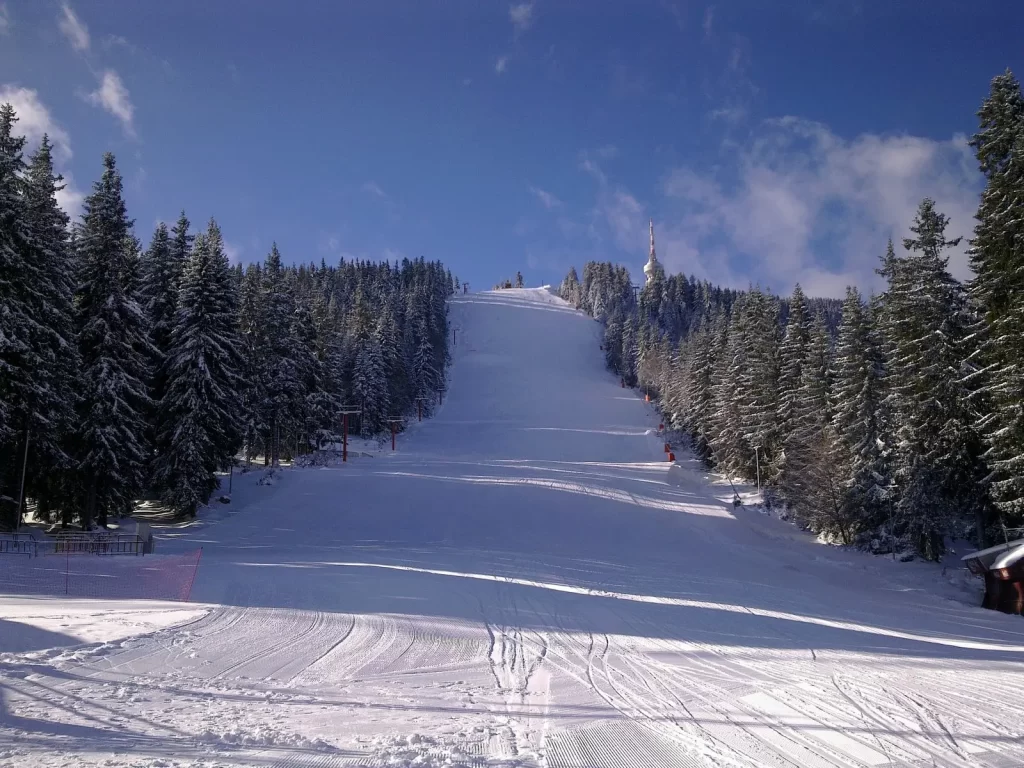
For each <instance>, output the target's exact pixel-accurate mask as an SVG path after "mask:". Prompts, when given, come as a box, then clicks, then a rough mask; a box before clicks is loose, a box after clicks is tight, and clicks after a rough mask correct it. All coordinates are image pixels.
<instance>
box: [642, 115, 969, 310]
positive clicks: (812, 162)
mask: <svg viewBox="0 0 1024 768" xmlns="http://www.w3.org/2000/svg"><path fill="white" fill-rule="evenodd" d="M737 157H738V165H739V167H738V172H739V175H738V181H737V182H735V183H726V182H724V181H723V180H722V179H721V178H720V177H718V176H717V175H715V174H706V173H700V172H697V171H694V170H692V169H689V168H677V169H675V170H674V171H672V172H671V173H670V174H669V175H668V176H667V178H666V181H665V184H664V192H665V193H666V195H667V196H668V198H669V199H670V201H672V202H673V207H674V209H675V211H674V213H673V214H672V215H671V216H669V217H668V218H669V225H668V227H667V231H666V232H665V233H664V234H663V235H662V237H661V241H662V243H663V245H662V254H663V257H664V259H665V261H666V266H667V267H668V268H669V269H670V270H674V271H685V272H688V273H689V272H693V273H696V274H698V275H699V276H704V277H708V278H709V279H713V280H716V281H721V282H725V283H728V284H732V285H734V286H735V287H743V286H745V285H746V284H747V282H748V281H751V280H755V281H757V280H760V281H761V282H762V284H769V281H770V287H772V288H773V289H775V290H780V291H785V290H788V288H789V287H790V286H792V284H793V283H795V282H797V281H800V283H801V284H802V285H803V286H804V288H805V289H806V290H807V291H808V292H810V293H814V294H818V295H831V296H840V295H842V292H843V290H844V288H845V286H846V285H850V284H854V285H859V286H860V287H861V288H863V289H866V290H867V289H871V288H874V287H878V285H879V282H878V277H877V276H876V275H875V274H874V269H875V267H876V266H877V264H878V257H879V255H880V254H881V253H882V251H883V250H884V248H885V242H886V240H887V239H888V238H890V237H891V238H893V240H895V241H896V242H899V241H900V238H902V237H903V236H904V235H905V234H906V233H907V231H908V228H909V226H910V224H911V223H912V221H913V217H914V213H915V210H916V208H917V206H918V204H919V203H920V201H921V199H922V198H924V197H925V196H930V197H933V198H934V199H935V200H936V203H937V206H938V208H939V209H940V210H941V211H942V212H943V213H945V214H946V215H948V216H949V217H950V219H951V225H950V229H951V233H950V234H951V235H969V234H970V231H971V227H972V223H973V221H972V217H973V213H974V210H975V207H976V206H977V195H978V192H979V190H980V177H979V174H978V173H977V171H976V170H975V168H974V165H973V163H972V161H971V156H970V151H969V148H968V147H967V144H966V139H965V137H963V136H955V137H953V138H951V139H949V140H946V141H935V140H932V139H927V138H921V137H915V136H879V135H874V134H865V135H862V136H859V137H857V138H855V139H853V140H845V139H843V138H842V137H840V136H837V135H836V134H834V133H833V132H832V131H831V130H830V129H829V128H828V127H827V126H824V125H822V124H820V123H815V122H810V121H806V120H801V119H798V118H793V117H787V118H783V119H779V120H772V121H768V122H766V123H765V124H763V125H762V126H761V128H760V129H759V131H758V132H757V134H756V135H755V137H754V138H753V139H751V140H750V141H749V142H748V143H746V144H745V145H742V146H741V147H740V148H739V151H738V154H737ZM950 267H951V270H952V271H953V273H954V274H956V275H957V276H958V277H961V278H965V277H967V276H968V275H969V271H968V268H967V259H966V256H965V254H964V251H963V248H961V250H960V251H959V252H957V253H956V254H954V256H953V258H952V259H951V263H950Z"/></svg>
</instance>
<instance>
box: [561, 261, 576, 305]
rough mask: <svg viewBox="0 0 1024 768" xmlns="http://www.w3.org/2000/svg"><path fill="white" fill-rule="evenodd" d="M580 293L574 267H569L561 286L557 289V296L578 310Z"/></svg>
mask: <svg viewBox="0 0 1024 768" xmlns="http://www.w3.org/2000/svg"><path fill="white" fill-rule="evenodd" d="M580 293H581V289H580V278H579V275H577V274H576V267H570V268H569V274H567V275H566V276H565V279H564V280H562V284H561V285H560V286H559V287H558V295H559V296H561V297H562V298H563V299H565V300H566V301H567V302H569V303H570V304H571V305H572V306H574V307H576V308H577V309H578V308H579V306H580Z"/></svg>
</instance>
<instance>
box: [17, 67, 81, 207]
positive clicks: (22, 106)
mask: <svg viewBox="0 0 1024 768" xmlns="http://www.w3.org/2000/svg"><path fill="white" fill-rule="evenodd" d="M0 104H10V105H11V106H12V107H14V111H15V113H16V114H17V116H18V124H17V132H18V133H20V134H21V135H22V136H24V137H25V138H26V139H28V143H29V150H30V151H33V150H34V149H35V147H36V146H37V145H38V144H39V140H40V139H42V138H43V134H46V135H47V136H49V137H50V143H51V144H53V160H54V164H55V165H56V166H57V170H58V171H60V172H61V173H62V174H63V176H64V189H62V190H60V191H59V192H57V204H58V205H60V207H61V208H63V209H64V212H65V213H67V214H68V215H69V216H77V215H78V214H79V213H80V212H81V208H82V200H84V199H85V193H83V192H82V191H81V190H79V189H78V187H76V186H75V182H74V179H73V178H72V177H71V173H70V171H67V170H65V169H64V167H63V166H65V165H66V164H67V162H68V161H69V160H70V159H71V137H70V136H69V135H68V132H67V131H66V130H64V128H62V127H61V126H60V124H59V123H57V122H56V121H55V120H54V119H53V116H52V115H51V114H50V110H49V109H47V107H46V105H45V104H43V103H42V102H41V101H40V100H39V94H38V93H37V92H36V91H34V90H32V89H31V88H21V87H19V86H16V85H0Z"/></svg>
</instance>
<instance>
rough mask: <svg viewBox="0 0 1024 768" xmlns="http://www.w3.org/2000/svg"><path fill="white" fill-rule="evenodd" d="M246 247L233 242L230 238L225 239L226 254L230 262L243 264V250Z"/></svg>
mask: <svg viewBox="0 0 1024 768" xmlns="http://www.w3.org/2000/svg"><path fill="white" fill-rule="evenodd" d="M244 250H245V249H244V248H242V246H240V245H237V244H236V243H232V242H230V241H228V240H225V241H224V255H225V256H227V257H228V263H229V264H241V263H242V251H244Z"/></svg>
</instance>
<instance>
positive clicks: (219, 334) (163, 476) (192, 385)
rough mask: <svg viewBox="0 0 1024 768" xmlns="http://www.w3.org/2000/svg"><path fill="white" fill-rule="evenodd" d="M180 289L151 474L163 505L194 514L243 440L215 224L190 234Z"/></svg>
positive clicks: (232, 302)
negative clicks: (193, 237)
mask: <svg viewBox="0 0 1024 768" xmlns="http://www.w3.org/2000/svg"><path fill="white" fill-rule="evenodd" d="M180 286H181V287H180V294H179V299H178V309H177V311H176V312H175V320H174V327H173V331H172V333H171V338H170V346H169V349H168V356H167V365H166V374H167V392H166V395H165V397H164V399H163V400H162V401H161V403H160V424H161V426H162V431H161V432H160V433H159V434H158V436H157V439H158V448H159V451H158V454H157V457H156V471H155V478H156V481H157V484H158V487H160V488H161V489H162V492H163V499H164V501H165V503H167V504H168V505H169V506H170V507H171V508H172V509H174V510H175V511H177V512H178V513H182V514H188V515H195V513H196V509H197V508H198V507H199V506H200V505H202V504H205V503H207V501H209V498H210V494H211V493H212V492H213V491H214V489H215V488H216V487H217V484H218V481H217V476H216V471H217V470H218V469H220V468H222V467H224V466H225V465H226V463H227V462H228V460H229V459H230V458H231V457H232V456H234V454H235V451H236V450H237V449H238V445H239V443H240V440H241V434H240V433H241V430H240V426H241V420H240V416H241V401H240V396H239V389H240V384H241V380H240V377H239V372H240V370H241V365H242V359H241V355H240V349H241V341H240V339H239V335H238V327H237V326H238V314H237V299H236V297H235V290H234V284H233V280H232V277H231V270H230V267H229V265H228V260H227V257H226V256H225V255H224V247H223V239H222V237H221V234H220V229H219V228H218V227H217V224H216V222H214V221H212V220H211V221H210V224H209V226H208V228H207V231H206V233H205V234H202V235H200V236H199V237H197V238H196V240H195V244H194V246H193V249H192V254H191V256H190V258H189V260H188V262H187V263H186V265H185V270H184V272H183V274H182V277H181V281H180Z"/></svg>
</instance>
